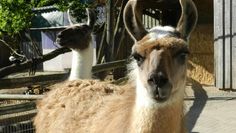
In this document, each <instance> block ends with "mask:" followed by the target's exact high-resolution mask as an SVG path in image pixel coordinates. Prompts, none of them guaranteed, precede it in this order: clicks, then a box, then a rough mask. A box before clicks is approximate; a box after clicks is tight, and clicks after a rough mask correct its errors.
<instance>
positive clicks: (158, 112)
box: [131, 102, 185, 133]
mask: <svg viewBox="0 0 236 133" xmlns="http://www.w3.org/2000/svg"><path fill="white" fill-rule="evenodd" d="M167 123H168V124H167ZM131 126H132V127H131V130H132V131H131V132H137V133H146V132H148V133H185V129H184V114H183V102H176V103H173V104H172V105H171V104H170V105H167V106H163V107H150V108H148V107H144V108H139V107H137V106H136V107H134V110H133V115H132V124H131Z"/></svg>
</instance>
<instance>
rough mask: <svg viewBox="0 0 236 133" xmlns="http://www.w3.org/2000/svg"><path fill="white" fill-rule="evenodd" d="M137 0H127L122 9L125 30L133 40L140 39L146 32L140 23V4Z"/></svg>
mask: <svg viewBox="0 0 236 133" xmlns="http://www.w3.org/2000/svg"><path fill="white" fill-rule="evenodd" d="M138 2H140V1H139V0H129V1H128V3H127V4H126V6H125V9H124V15H123V16H124V18H123V20H124V24H125V27H126V30H127V31H128V33H129V34H130V35H131V37H132V38H133V39H134V40H135V41H139V40H141V39H142V38H143V37H144V36H145V35H146V34H147V33H148V32H147V31H146V29H145V28H144V25H143V24H142V9H143V8H142V4H140V3H138Z"/></svg>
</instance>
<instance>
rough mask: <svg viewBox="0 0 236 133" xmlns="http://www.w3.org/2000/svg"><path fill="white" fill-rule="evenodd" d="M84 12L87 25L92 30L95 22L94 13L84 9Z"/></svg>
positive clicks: (89, 9) (91, 10)
mask: <svg viewBox="0 0 236 133" xmlns="http://www.w3.org/2000/svg"><path fill="white" fill-rule="evenodd" d="M86 12H87V15H88V21H87V25H88V26H89V27H90V28H92V29H93V27H94V25H95V22H96V13H95V11H94V10H93V9H91V8H86Z"/></svg>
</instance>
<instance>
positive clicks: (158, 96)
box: [154, 87, 168, 102]
mask: <svg viewBox="0 0 236 133" xmlns="http://www.w3.org/2000/svg"><path fill="white" fill-rule="evenodd" d="M154 99H155V100H157V101H158V102H164V101H166V100H167V99H168V96H167V95H166V93H165V92H164V91H163V90H162V89H161V88H159V87H157V88H156V89H155V91H154Z"/></svg>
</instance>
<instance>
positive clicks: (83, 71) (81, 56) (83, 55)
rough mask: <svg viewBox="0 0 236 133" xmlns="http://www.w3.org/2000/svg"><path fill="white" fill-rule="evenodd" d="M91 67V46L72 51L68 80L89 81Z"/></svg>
mask: <svg viewBox="0 0 236 133" xmlns="http://www.w3.org/2000/svg"><path fill="white" fill-rule="evenodd" d="M92 65H93V46H92V43H91V42H90V44H89V47H88V48H86V49H84V50H80V49H72V65H71V72H70V77H69V80H76V79H91V78H92V71H91V70H92Z"/></svg>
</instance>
